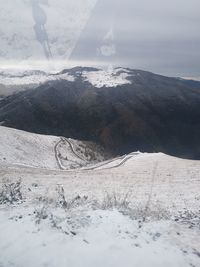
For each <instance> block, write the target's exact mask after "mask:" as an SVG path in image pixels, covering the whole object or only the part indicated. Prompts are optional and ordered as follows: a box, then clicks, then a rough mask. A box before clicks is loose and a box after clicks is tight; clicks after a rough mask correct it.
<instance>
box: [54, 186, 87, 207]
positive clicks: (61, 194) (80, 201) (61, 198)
mask: <svg viewBox="0 0 200 267" xmlns="http://www.w3.org/2000/svg"><path fill="white" fill-rule="evenodd" d="M56 191H57V193H58V202H57V204H58V206H60V207H62V208H64V209H72V208H75V207H78V206H82V205H84V204H85V203H86V202H87V200H88V197H87V196H83V197H81V196H79V195H77V196H75V197H74V198H71V199H68V200H66V197H65V190H64V188H63V186H62V185H58V186H57V188H56Z"/></svg>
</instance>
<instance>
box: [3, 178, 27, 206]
mask: <svg viewBox="0 0 200 267" xmlns="http://www.w3.org/2000/svg"><path fill="white" fill-rule="evenodd" d="M21 201H22V192H21V180H19V181H17V182H15V183H8V182H7V183H6V182H5V183H3V185H2V190H1V191H0V204H14V203H17V202H21Z"/></svg>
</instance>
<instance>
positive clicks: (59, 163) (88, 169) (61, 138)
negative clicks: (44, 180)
mask: <svg viewBox="0 0 200 267" xmlns="http://www.w3.org/2000/svg"><path fill="white" fill-rule="evenodd" d="M61 143H67V144H68V145H69V148H70V150H71V152H72V153H73V154H74V156H75V157H77V158H78V159H80V160H83V161H85V162H86V160H85V159H83V158H82V157H81V156H80V155H78V154H77V153H76V151H75V150H74V148H73V145H72V143H71V142H70V141H69V140H68V139H67V138H65V137H60V140H59V142H57V143H56V145H55V146H54V152H55V158H56V162H57V164H58V167H59V169H60V170H67V169H66V168H65V167H64V166H63V165H62V162H61V160H60V157H59V151H58V147H59V145H60V144H61ZM132 157H133V155H125V156H121V157H117V158H114V159H111V160H109V161H106V162H103V163H102V164H99V165H98V166H93V167H89V168H83V169H82V170H85V171H90V170H91V171H92V170H109V169H114V168H118V167H120V166H122V165H124V164H125V163H126V162H127V161H128V160H129V159H131V158H132ZM119 159H122V160H121V162H119V163H118V164H116V165H114V166H111V167H106V165H109V164H110V163H112V162H115V161H116V160H119ZM103 166H105V168H102V167H103Z"/></svg>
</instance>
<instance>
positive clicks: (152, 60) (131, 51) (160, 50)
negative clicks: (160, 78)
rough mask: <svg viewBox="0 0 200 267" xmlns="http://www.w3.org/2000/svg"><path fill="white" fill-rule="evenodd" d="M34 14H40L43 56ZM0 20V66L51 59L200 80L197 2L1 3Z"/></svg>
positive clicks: (91, 0)
mask: <svg viewBox="0 0 200 267" xmlns="http://www.w3.org/2000/svg"><path fill="white" fill-rule="evenodd" d="M34 1H35V2H38V4H37V5H36V6H35V5H33V2H34ZM42 2H45V3H46V4H45V3H42ZM33 6H34V7H33ZM4 7H5V10H4V9H3V8H4ZM38 7H39V9H38ZM33 8H34V12H32V11H31V9H33ZM17 10H18V11H17ZM37 10H38V13H39V12H44V14H45V18H43V21H45V23H46V24H45V25H44V26H45V30H46V33H44V31H43V33H44V36H45V34H47V36H48V42H49V44H47V47H46V51H45V49H44V47H43V45H42V43H41V40H40V39H41V36H40V34H41V32H40V30H41V28H40V27H41V24H40V23H42V22H40V19H39V17H40V15H38V16H37V15H36V13H37ZM76 10H77V12H79V13H77V14H76ZM81 10H82V12H83V13H84V14H86V15H84V14H83V16H81V15H80V12H81ZM3 12H4V13H3ZM14 12H15V13H14ZM73 12H74V13H73ZM87 12H88V13H87ZM25 13H26V14H25ZM11 16H12V17H11ZM41 16H42V15H41ZM72 16H73V17H74V18H75V20H80V23H79V24H80V26H77V25H78V24H77V22H74V23H76V27H75V26H73V18H71V17H72ZM30 17H31V18H30ZM0 19H1V26H0V34H1V36H2V37H1V40H0V61H1V62H3V60H4V61H5V60H8V59H9V60H10V59H16V60H20V58H21V59H23V60H25V59H26V58H29V59H30V60H32V59H34V57H35V55H37V59H38V57H39V59H41V60H44V59H45V56H46V57H47V56H48V57H51V56H52V58H53V59H54V60H58V59H59V60H61V59H62V60H63V61H65V60H66V61H67V60H71V61H80V60H81V61H83V62H94V63H95V62H106V63H113V64H115V65H118V66H119V65H123V66H131V67H133V68H139V69H145V70H150V71H154V72H157V73H163V74H166V75H171V76H192V77H195V76H196V77H200V0H7V1H6V2H5V0H0ZM64 19H65V20H64ZM67 19H68V20H67ZM36 20H38V22H39V24H38V23H37V21H36ZM41 21H42V20H41ZM61 21H62V23H61ZM18 22H20V23H18ZM18 25H19V26H18ZM77 27H79V29H78V28H77ZM5 29H6V31H5ZM79 30H80V32H79ZM73 32H74V34H73ZM28 34H30V38H29V37H28ZM31 38H32V39H33V38H34V39H35V42H39V41H38V40H40V44H38V45H37V44H33V40H32V39H31ZM71 39H73V42H74V43H73V42H72V40H71ZM22 41H23V42H24V43H23V44H22V43H21V44H20V42H22ZM7 49H8V53H7V54H6V51H5V50H7ZM40 49H41V51H40V53H39V52H38V51H39V50H40ZM25 50H26V56H25ZM37 53H38V54H37Z"/></svg>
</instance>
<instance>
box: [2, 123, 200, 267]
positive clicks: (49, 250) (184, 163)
mask: <svg viewBox="0 0 200 267" xmlns="http://www.w3.org/2000/svg"><path fill="white" fill-rule="evenodd" d="M0 139H1V140H0V161H1V163H0V236H1V239H0V266H1V265H2V266H4V267H11V266H14V267H17V266H21V267H27V266H29V267H32V266H38V267H42V266H48V267H54V266H60V267H65V266H70V267H93V266H98V267H102V266H105V267H110V266H116V267H121V266H126V267H132V266H141V267H155V266H157V267H168V266H172V267H179V266H180V267H191V266H196V267H197V266H199V265H200V258H199V249H200V247H199V242H200V239H199V236H200V232H199V231H200V230H199V229H200V228H199V227H200V213H199V205H200V195H199V187H200V178H199V177H200V162H199V161H191V160H184V159H178V158H175V157H171V156H167V155H165V154H162V153H155V154H148V153H139V152H134V153H131V154H128V155H124V156H122V157H118V158H113V159H109V160H106V161H104V162H101V163H95V160H94V158H95V157H96V158H98V159H100V157H99V154H96V156H95V154H94V153H91V151H92V150H93V152H95V150H94V147H93V146H91V144H90V145H88V144H87V146H86V144H85V147H87V149H86V148H85V147H84V143H82V142H80V141H75V140H72V139H63V137H62V138H59V137H50V136H41V135H35V134H30V133H26V132H22V131H18V130H14V129H9V128H5V127H0ZM54 152H56V153H55V154H54ZM86 152H87V153H86ZM100 155H101V154H100ZM4 157H5V158H6V159H4ZM56 159H57V160H56ZM101 160H102V158H101ZM85 161H87V164H89V166H82V168H80V167H81V164H83V163H84V162H85ZM92 161H93V163H92ZM96 161H97V159H96ZM17 162H18V163H19V165H16V163H17ZM56 162H57V163H58V165H57V166H56ZM72 162H74V163H75V165H79V166H78V169H75V170H72V169H71V170H69V169H70V168H71V167H72V166H73V167H75V168H76V167H77V166H75V165H72ZM24 164H28V165H30V167H28V166H27V165H26V166H23V165H24ZM68 164H69V165H68ZM33 165H35V166H37V168H36V167H35V168H32V167H33ZM83 165H84V164H83ZM44 167H45V168H46V169H45V168H44ZM58 168H62V169H63V170H62V172H61V171H58ZM53 169H54V170H53ZM56 169H57V170H56ZM65 169H66V170H65ZM13 195H14V198H13ZM66 251H67V253H66ZM144 255H145V257H144Z"/></svg>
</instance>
